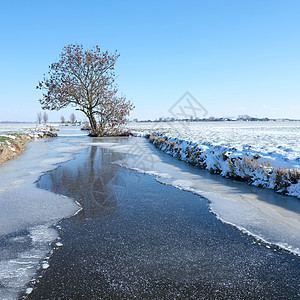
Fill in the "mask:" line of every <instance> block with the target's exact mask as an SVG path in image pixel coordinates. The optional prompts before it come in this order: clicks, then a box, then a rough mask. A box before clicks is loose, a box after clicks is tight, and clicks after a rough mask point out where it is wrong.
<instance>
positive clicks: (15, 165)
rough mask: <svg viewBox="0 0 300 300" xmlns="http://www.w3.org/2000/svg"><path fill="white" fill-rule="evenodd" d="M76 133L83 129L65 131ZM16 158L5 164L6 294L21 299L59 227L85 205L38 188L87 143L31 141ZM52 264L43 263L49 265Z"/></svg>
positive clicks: (1, 197)
mask: <svg viewBox="0 0 300 300" xmlns="http://www.w3.org/2000/svg"><path fill="white" fill-rule="evenodd" d="M65 131H66V132H65V134H68V135H69V136H72V135H73V136H75V138H76V134H78V133H79V132H78V129H77V130H73V131H72V130H70V129H69V130H68V129H66V130H65ZM27 148H29V150H28V151H25V152H24V153H23V154H22V155H21V156H19V157H17V158H16V159H14V160H12V161H9V162H6V163H5V164H3V165H1V166H0V178H1V180H0V220H1V226H0V240H1V244H3V245H5V247H1V248H0V295H1V296H2V298H4V299H15V298H16V297H17V295H18V293H19V292H20V291H21V290H22V289H23V288H24V286H25V285H26V284H27V283H28V282H29V281H30V279H31V278H32V276H33V275H34V273H35V272H36V270H37V268H38V267H39V263H40V262H41V260H42V259H43V258H45V256H46V255H47V253H49V251H51V243H53V242H55V241H56V239H57V238H58V231H57V229H55V228H54V227H53V225H54V224H56V223H57V222H58V221H59V220H61V219H63V218H65V217H69V216H71V215H73V214H74V213H76V212H77V211H78V210H79V209H80V207H79V206H78V204H77V203H76V202H75V201H74V200H73V199H70V198H68V197H65V196H60V195H56V194H54V193H51V192H50V191H45V190H41V189H38V188H36V186H35V184H34V182H35V181H36V180H37V179H38V177H39V176H40V175H41V174H42V172H45V171H48V170H51V169H53V168H56V167H57V163H61V162H63V161H66V160H69V159H71V158H72V157H73V155H74V153H75V152H76V151H79V150H80V149H82V148H83V147H82V146H80V147H79V146H78V145H77V144H74V143H73V141H72V139H66V138H55V139H41V140H37V141H34V142H30V143H28V144H27ZM46 264H47V262H44V263H42V265H41V266H40V267H42V268H43V266H44V265H46Z"/></svg>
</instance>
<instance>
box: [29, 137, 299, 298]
mask: <svg viewBox="0 0 300 300" xmlns="http://www.w3.org/2000/svg"><path fill="white" fill-rule="evenodd" d="M83 144H85V145H89V146H90V147H89V148H86V149H84V150H82V151H81V153H80V154H79V155H78V156H77V157H76V159H75V160H72V161H68V162H66V163H63V164H61V166H60V167H59V168H57V169H55V170H53V171H51V172H48V173H47V174H45V175H44V176H42V177H41V179H40V180H39V182H38V186H39V187H40V188H41V189H45V190H50V191H52V192H54V193H56V194H61V195H65V196H67V197H70V198H73V199H76V200H77V201H78V202H79V203H80V205H81V206H82V210H81V211H80V212H79V213H78V214H77V215H75V216H74V217H71V218H68V219H65V220H64V221H62V222H61V224H60V226H61V227H62V230H63V232H64V234H63V236H62V239H61V243H62V244H63V246H62V247H60V248H59V249H57V251H56V252H55V253H54V255H53V257H52V258H51V259H50V262H49V263H50V267H49V269H48V270H47V271H46V272H45V274H44V275H43V277H42V279H41V280H40V283H38V284H37V285H36V286H35V289H34V291H33V292H32V294H31V297H30V298H31V299H41V298H47V297H48V298H58V297H61V298H63V299H68V298H81V297H92V298H104V299H124V298H152V299H153V298H156V299H157V298H167V299H170V298H172V299H176V298H178V299H186V298H189V299H199V298H200V299H201V298H205V299H207V298H210V299H212V298H214V299H223V298H233V299H239V298H241V299H242V298H243V299H245V298H299V297H300V285H299V284H300V283H299V282H300V260H299V258H298V257H297V256H294V255H291V254H289V253H287V252H284V251H281V250H280V249H279V247H277V246H274V245H272V243H271V242H270V243H261V242H258V241H257V240H255V239H253V238H251V237H249V236H247V235H245V234H243V233H241V232H240V231H238V230H236V229H234V228H233V227H231V226H228V225H226V224H224V223H222V222H221V221H220V220H218V219H217V218H216V217H215V215H214V214H212V213H210V212H209V211H210V209H211V208H212V209H213V210H214V211H215V212H217V211H218V213H219V215H220V217H222V218H225V219H226V221H227V222H228V223H233V222H230V221H233V220H234V221H240V220H245V222H244V225H245V226H246V227H245V228H244V230H245V231H247V232H248V233H249V234H253V231H254V232H255V234H256V237H257V239H260V240H263V239H264V240H267V237H266V235H267V234H270V236H268V238H271V237H275V236H276V235H277V234H278V235H279V237H278V239H279V240H281V239H282V244H283V243H284V241H285V242H286V241H287V240H286V239H289V241H291V239H290V238H291V236H292V235H293V236H294V237H295V238H296V239H297V234H298V233H299V231H297V230H299V227H297V225H296V229H295V228H294V229H292V228H293V224H292V223H293V222H296V223H295V224H298V223H297V222H299V214H298V212H299V210H298V209H299V207H298V206H297V203H298V202H293V201H294V200H296V201H298V199H294V198H289V197H283V196H280V195H276V194H275V193H273V192H272V191H266V190H263V189H253V187H249V186H247V185H245V184H241V183H234V182H232V183H231V184H227V185H226V182H227V183H228V180H227V181H226V180H225V179H222V178H219V177H216V176H211V175H209V174H207V172H206V173H202V172H200V173H198V172H199V170H196V169H195V168H192V167H190V166H187V165H186V164H184V163H183V162H178V161H176V160H174V159H172V158H171V157H169V156H167V155H165V154H163V153H161V152H159V151H158V150H156V149H155V148H154V147H153V145H151V144H149V143H148V142H147V140H144V139H139V138H138V139H134V138H129V139H128V138H121V139H113V138H111V139H91V141H90V142H89V143H88V144H86V142H85V141H84V142H83ZM149 155H150V156H151V158H150V159H149ZM147 157H148V158H147ZM112 162H113V163H112ZM132 169H135V170H132ZM136 171H139V173H137V172H136ZM141 172H144V173H148V174H151V176H149V175H145V174H140V173H141ZM205 174H207V176H206V175H205ZM153 175H154V176H156V177H153ZM195 176H200V177H197V178H196V177H195ZM205 176H206V177H205ZM191 178H192V179H193V180H194V181H193V182H194V183H195V182H196V181H197V180H196V179H198V180H200V181H201V180H204V183H203V186H206V188H207V189H209V190H210V192H211V194H209V193H206V192H205V190H203V192H204V193H205V196H206V197H207V198H208V199H209V198H210V196H213V197H212V206H211V208H210V204H209V203H208V201H207V200H205V199H203V198H201V197H199V196H198V195H195V194H193V193H190V192H185V191H181V190H180V189H177V188H175V187H174V186H172V185H176V186H177V187H181V188H186V189H192V188H194V190H193V192H194V193H196V192H197V193H199V192H200V190H197V191H196V189H195V187H191V186H190V185H191V181H190V180H191ZM180 180H181V181H180ZM220 180H221V181H220ZM222 180H224V181H222ZM175 181H176V184H175V183H174V182H175ZM161 183H164V184H161ZM180 185H181V186H180ZM247 189H249V190H247ZM234 194H235V196H234V197H233V201H232V202H230V201H229V200H230V195H234ZM221 195H223V198H222V199H223V202H224V201H225V203H223V206H221V205H220V202H218V201H220V200H221ZM238 195H242V197H239V196H238ZM218 197H219V199H217V198H218ZM261 197H264V198H265V199H263V198H261ZM277 197H282V198H281V199H280V198H277ZM241 199H243V200H244V201H241ZM284 199H285V200H286V201H285V202H282V203H281V204H280V202H278V201H279V200H284ZM250 200H251V201H252V202H253V203H252V202H251V203H248V206H247V202H248V201H250ZM259 201H261V202H262V203H264V205H262V204H261V203H258V202H259ZM277 202H278V203H277ZM214 203H215V204H214ZM291 203H292V204H291ZM277 204H280V205H277ZM230 205H233V208H232V209H230ZM290 205H292V206H290ZM263 206H265V209H262V207H263ZM285 206H286V207H285ZM226 207H227V209H226ZM269 208H272V209H271V210H269ZM251 209H252V210H253V216H252V218H250V216H251V215H252V212H251ZM293 209H294V210H295V211H293ZM243 210H244V211H243ZM260 211H261V212H262V213H261V214H259V212H260ZM285 214H287V215H286V216H285ZM236 215H239V218H238V219H234V217H236ZM291 215H293V218H294V219H293V220H294V221H293V222H290V224H288V225H287V226H290V227H285V228H284V229H283V231H282V232H281V230H279V229H280V227H281V226H282V224H283V223H284V222H283V218H284V217H286V220H288V219H290V216H291ZM227 218H229V220H228V219H227ZM276 218H277V219H278V222H282V224H281V223H280V224H279V226H278V227H277V228H274V226H275V224H276V222H277V221H276ZM265 221H268V222H270V223H267V225H264V222H265ZM251 222H252V223H251ZM234 225H235V226H237V224H234ZM250 225H251V226H252V227H251V226H250ZM247 226H249V228H247ZM272 226H273V231H272V230H271V229H272ZM237 227H239V226H237ZM264 228H266V231H264V230H263V229H264ZM287 228H290V229H291V233H289V230H288V229H287ZM259 230H261V232H258V231H259ZM284 233H286V234H287V235H289V234H290V236H288V237H287V236H286V235H284ZM259 234H260V235H259ZM253 235H254V234H253ZM298 236H299V235H298ZM297 243H298V242H297ZM277 244H280V243H279V242H278V243H277ZM297 245H298V244H295V245H294V246H293V247H294V248H293V249H294V250H295V249H297ZM42 273H43V272H42Z"/></svg>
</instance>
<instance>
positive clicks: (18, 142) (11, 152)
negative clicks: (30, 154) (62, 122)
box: [0, 129, 57, 164]
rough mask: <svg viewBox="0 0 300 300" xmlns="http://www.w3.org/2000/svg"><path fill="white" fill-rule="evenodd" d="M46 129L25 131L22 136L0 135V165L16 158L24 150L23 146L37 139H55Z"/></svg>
mask: <svg viewBox="0 0 300 300" xmlns="http://www.w3.org/2000/svg"><path fill="white" fill-rule="evenodd" d="M56 136H57V133H53V132H52V131H50V130H47V129H37V130H26V131H25V132H24V133H22V134H17V133H9V134H1V135H0V164H2V163H4V162H6V161H8V160H10V159H13V158H15V157H17V156H18V155H20V154H22V153H23V151H24V150H25V149H26V146H25V144H26V143H27V142H29V141H31V140H34V139H39V138H48V137H56Z"/></svg>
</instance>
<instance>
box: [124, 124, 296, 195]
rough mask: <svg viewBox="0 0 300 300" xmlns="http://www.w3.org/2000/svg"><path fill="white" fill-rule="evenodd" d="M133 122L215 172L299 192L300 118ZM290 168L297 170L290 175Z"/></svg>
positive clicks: (157, 142) (160, 144)
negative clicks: (289, 184) (294, 119)
mask: <svg viewBox="0 0 300 300" xmlns="http://www.w3.org/2000/svg"><path fill="white" fill-rule="evenodd" d="M128 128H129V130H131V131H133V132H136V134H137V135H141V136H145V135H147V134H153V133H154V134H155V135H156V137H157V138H158V139H156V140H152V142H153V143H154V144H155V145H156V146H157V147H158V148H159V149H161V150H163V151H165V152H167V153H169V154H171V155H172V156H175V157H178V158H179V159H181V160H185V161H188V162H190V163H192V164H194V165H198V166H199V167H201V168H206V169H208V170H210V171H211V172H213V173H219V174H221V175H223V176H224V177H233V178H237V179H243V180H247V181H249V182H250V183H251V184H254V185H256V186H264V187H269V188H274V189H275V190H277V191H279V192H283V193H286V194H289V195H293V196H297V197H299V196H300V187H299V182H298V181H299V178H298V177H299V176H298V175H299V172H298V171H299V170H300V144H299V140H300V122H296V121H293V122H291V121H290V122H192V123H186V122H184V123H183V122H173V123H130V124H128ZM286 168H288V169H290V170H292V173H288V174H287V175H286V171H285V169H286ZM293 169H296V171H293ZM276 170H279V171H276ZM297 170H298V171H297ZM282 173H284V176H283V177H281V175H282ZM281 182H282V183H283V187H281ZM286 182H287V184H288V183H289V182H292V185H291V186H289V187H286Z"/></svg>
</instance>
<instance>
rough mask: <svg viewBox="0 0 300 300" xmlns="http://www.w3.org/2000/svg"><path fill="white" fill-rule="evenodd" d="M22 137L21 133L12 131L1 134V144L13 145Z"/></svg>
mask: <svg viewBox="0 0 300 300" xmlns="http://www.w3.org/2000/svg"><path fill="white" fill-rule="evenodd" d="M19 137H20V134H17V133H10V134H2V135H0V146H1V145H3V144H4V145H11V144H12V143H13V142H14V141H15V140H16V139H18V138H19Z"/></svg>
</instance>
